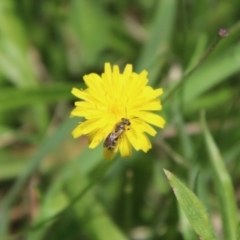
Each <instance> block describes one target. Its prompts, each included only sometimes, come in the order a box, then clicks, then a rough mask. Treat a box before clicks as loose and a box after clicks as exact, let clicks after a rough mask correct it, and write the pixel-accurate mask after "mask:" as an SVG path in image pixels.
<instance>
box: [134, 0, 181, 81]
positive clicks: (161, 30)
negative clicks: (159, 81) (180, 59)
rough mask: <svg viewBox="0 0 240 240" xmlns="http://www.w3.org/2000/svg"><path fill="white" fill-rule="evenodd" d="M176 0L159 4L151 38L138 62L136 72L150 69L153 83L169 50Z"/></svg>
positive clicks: (150, 34)
mask: <svg viewBox="0 0 240 240" xmlns="http://www.w3.org/2000/svg"><path fill="white" fill-rule="evenodd" d="M176 8H177V1H176V0H162V1H159V3H158V4H157V9H156V10H155V16H154V18H153V21H152V25H151V29H150V32H149V38H148V41H147V43H146V44H145V46H144V47H143V50H142V52H141V54H140V57H139V60H138V62H137V63H136V72H140V71H142V70H143V69H146V70H148V71H149V82H150V85H152V84H153V83H154V82H155V81H156V78H157V76H158V74H159V72H160V70H161V66H162V63H163V62H164V59H165V58H164V57H163V56H164V55H165V54H166V53H167V51H169V48H170V44H169V43H170V38H171V35H172V31H173V28H174V20H175V17H176Z"/></svg>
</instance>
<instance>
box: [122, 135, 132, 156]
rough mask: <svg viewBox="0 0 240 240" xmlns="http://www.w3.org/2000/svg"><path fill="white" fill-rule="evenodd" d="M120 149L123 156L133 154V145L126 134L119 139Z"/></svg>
mask: <svg viewBox="0 0 240 240" xmlns="http://www.w3.org/2000/svg"><path fill="white" fill-rule="evenodd" d="M119 150H120V154H121V156H122V157H129V156H131V155H132V147H131V144H130V142H129V140H128V138H127V137H126V135H125V134H124V135H123V136H122V137H121V139H120V140H119Z"/></svg>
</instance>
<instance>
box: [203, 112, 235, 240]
mask: <svg viewBox="0 0 240 240" xmlns="http://www.w3.org/2000/svg"><path fill="white" fill-rule="evenodd" d="M201 123H202V127H203V134H204V139H205V144H206V147H207V150H208V154H209V160H210V162H211V165H212V169H213V172H214V176H213V177H214V180H215V187H216V190H217V194H218V198H219V201H220V210H221V215H222V226H223V232H224V236H225V239H228V240H236V232H237V219H238V217H237V212H238V211H237V205H236V201H235V197H234V189H233V184H232V181H231V177H230V175H229V174H228V172H227V169H226V167H225V165H224V162H223V159H222V157H221V154H220V152H219V150H218V147H217V145H216V144H215V142H214V140H213V137H212V136H211V134H210V132H209V130H208V128H207V124H206V120H205V118H204V115H202V117H201Z"/></svg>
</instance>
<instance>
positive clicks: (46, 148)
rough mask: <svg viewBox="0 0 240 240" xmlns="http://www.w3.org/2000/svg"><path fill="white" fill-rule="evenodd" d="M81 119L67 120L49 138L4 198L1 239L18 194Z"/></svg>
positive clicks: (0, 213) (0, 209) (0, 224)
mask: <svg viewBox="0 0 240 240" xmlns="http://www.w3.org/2000/svg"><path fill="white" fill-rule="evenodd" d="M77 121H79V119H78V120H77V119H68V120H66V121H65V122H64V123H63V124H62V125H61V126H60V127H59V128H58V129H57V130H56V132H55V133H54V134H53V135H52V136H51V137H49V138H48V139H47V140H46V141H45V142H44V144H43V145H42V147H40V148H39V150H38V151H37V153H36V154H35V155H34V156H33V158H32V159H31V160H30V161H29V164H28V166H26V168H25V171H23V172H22V174H21V175H20V176H19V177H18V178H17V180H16V182H15V184H14V185H13V187H12V188H11V189H10V191H9V192H8V194H7V196H6V197H5V198H4V200H3V201H2V203H1V205H0V237H1V236H4V235H5V233H6V228H5V227H6V225H5V224H7V223H6V222H7V221H6V219H7V215H8V211H9V208H10V207H11V205H12V203H13V201H14V200H15V198H16V196H17V194H18V193H19V191H20V190H21V189H22V187H23V186H24V184H25V183H26V181H27V179H28V178H29V177H30V176H31V174H32V173H33V172H34V171H35V170H36V169H37V168H38V166H39V164H40V163H41V161H42V160H43V159H44V158H45V156H46V155H47V154H48V153H49V152H50V151H51V150H52V149H53V148H54V147H56V146H57V145H58V144H59V143H60V142H61V141H63V140H64V139H65V137H66V135H69V134H70V132H71V130H72V129H73V127H74V126H75V125H76V122H77ZM3 223H4V224H3Z"/></svg>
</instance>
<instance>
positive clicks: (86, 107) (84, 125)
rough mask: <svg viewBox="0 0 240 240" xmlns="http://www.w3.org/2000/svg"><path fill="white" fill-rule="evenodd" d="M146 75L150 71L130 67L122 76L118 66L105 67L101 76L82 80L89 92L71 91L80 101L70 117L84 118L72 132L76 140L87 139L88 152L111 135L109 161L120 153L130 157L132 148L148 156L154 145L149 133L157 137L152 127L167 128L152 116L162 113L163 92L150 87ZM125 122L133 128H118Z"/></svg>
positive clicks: (106, 65)
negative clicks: (137, 71) (84, 137)
mask: <svg viewBox="0 0 240 240" xmlns="http://www.w3.org/2000/svg"><path fill="white" fill-rule="evenodd" d="M147 74H148V73H147V71H142V72H141V73H140V74H137V73H135V72H133V71H132V65H131V64H127V65H126V67H125V69H124V71H123V73H120V72H119V67H118V66H116V65H114V66H113V69H112V68H111V65H110V63H105V71H104V73H103V74H102V75H101V76H99V75H97V74H95V73H91V74H88V75H85V76H84V77H83V79H84V81H85V83H86V85H87V89H85V90H82V89H77V88H73V89H72V94H73V95H75V96H76V97H78V98H80V99H81V101H77V102H75V108H74V109H73V110H72V112H71V116H78V117H84V118H85V121H84V122H80V123H79V125H78V126H77V127H76V128H75V129H74V130H73V132H72V134H73V137H74V138H77V137H80V136H82V135H86V136H87V137H88V140H89V148H95V147H96V146H97V145H98V144H99V143H100V142H102V141H103V140H104V141H105V142H106V138H108V139H109V134H111V133H112V135H111V136H110V137H111V139H110V140H114V141H112V142H111V141H110V144H111V143H112V146H111V147H109V148H107V147H106V146H105V147H104V157H105V158H106V159H112V158H113V156H114V153H115V152H117V151H118V149H119V150H120V154H121V156H122V157H127V156H130V155H131V153H132V146H133V148H135V149H136V150H137V151H138V150H140V149H141V150H143V151H144V152H147V151H148V150H149V149H150V148H151V147H152V145H151V142H150V141H149V138H148V137H147V135H146V133H147V134H149V135H151V136H154V135H155V134H156V131H155V129H154V128H152V127H151V126H150V125H149V124H153V125H155V126H157V127H160V128H163V127H164V124H165V121H164V119H163V118H162V117H160V116H159V115H157V114H155V113H152V112H149V111H157V110H161V109H162V106H161V103H160V100H159V96H160V95H161V94H162V93H163V90H162V89H161V88H158V89H155V90H154V89H153V88H152V87H150V86H147V85H146V84H147V83H148V79H147ZM122 119H127V120H129V122H130V125H129V126H128V125H127V124H125V125H124V124H122V125H121V127H120V128H118V127H119V123H122ZM114 137H115V138H114ZM104 145H105V144H104Z"/></svg>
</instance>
